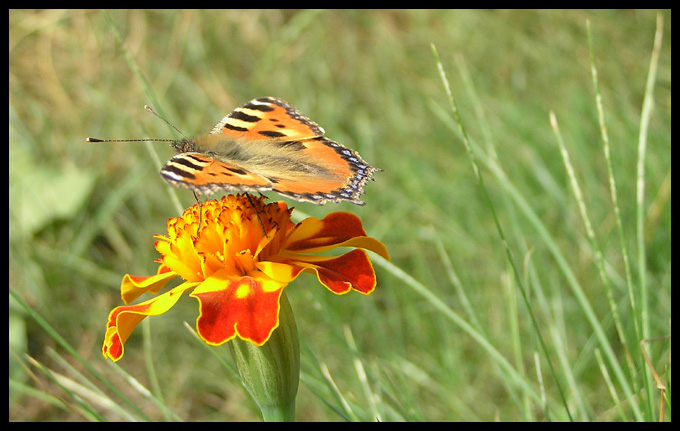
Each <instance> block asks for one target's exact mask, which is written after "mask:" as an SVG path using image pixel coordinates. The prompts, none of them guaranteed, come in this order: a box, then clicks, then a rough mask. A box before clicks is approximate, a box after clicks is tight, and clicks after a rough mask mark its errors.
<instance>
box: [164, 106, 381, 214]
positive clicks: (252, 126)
mask: <svg viewBox="0 0 680 431" xmlns="http://www.w3.org/2000/svg"><path fill="white" fill-rule="evenodd" d="M324 133H325V132H324V130H323V128H321V126H319V125H318V124H316V123H314V122H313V121H311V120H310V119H309V118H307V117H305V116H304V115H302V114H301V113H300V111H298V110H297V109H295V108H294V107H292V106H291V105H289V104H288V103H286V102H284V101H283V100H280V99H276V98H274V97H262V98H259V99H253V100H251V101H250V102H248V103H246V104H244V105H242V106H240V107H238V108H236V109H235V110H234V111H233V112H231V113H230V114H228V115H227V116H226V117H224V118H223V119H222V121H220V122H219V123H218V124H217V125H216V126H215V127H214V128H213V129H212V130H211V131H210V133H209V134H208V135H206V136H203V137H199V138H197V139H195V140H188V139H187V140H182V141H178V142H177V143H175V144H173V146H175V148H177V149H178V150H179V151H180V154H178V155H176V156H175V157H173V158H172V159H171V160H170V161H169V162H168V163H167V164H166V165H165V166H164V167H163V168H162V169H161V176H162V177H163V178H164V179H165V180H166V181H168V182H169V183H170V184H173V185H175V186H178V187H185V188H189V189H192V190H193V191H195V192H198V193H201V194H204V195H207V194H212V193H215V192H217V191H225V192H227V193H232V192H264V191H268V190H274V191H276V192H278V193H281V194H283V195H285V196H288V197H290V198H292V199H294V200H297V201H300V202H311V203H315V204H318V205H323V204H325V203H327V202H343V201H346V202H351V203H353V204H356V205H363V204H364V202H362V201H361V199H360V197H361V195H362V194H363V193H364V190H363V187H364V185H365V184H366V182H367V181H368V180H369V179H372V176H373V173H374V172H375V171H377V170H379V169H375V168H373V167H371V166H370V165H368V164H367V163H366V162H364V161H363V159H362V158H361V157H360V156H359V154H358V153H356V152H355V151H353V150H351V149H349V148H346V147H344V146H342V145H340V144H338V143H337V142H334V141H331V140H330V139H327V138H325V137H323V135H324Z"/></svg>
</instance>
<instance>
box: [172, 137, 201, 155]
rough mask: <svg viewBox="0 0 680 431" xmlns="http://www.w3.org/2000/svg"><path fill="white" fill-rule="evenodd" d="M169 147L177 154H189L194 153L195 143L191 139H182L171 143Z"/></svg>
mask: <svg viewBox="0 0 680 431" xmlns="http://www.w3.org/2000/svg"><path fill="white" fill-rule="evenodd" d="M170 146H171V147H172V148H174V149H175V150H177V152H178V153H190V152H193V151H194V148H195V147H196V143H195V141H194V140H193V139H189V138H182V139H178V140H176V141H173V143H172V144H170Z"/></svg>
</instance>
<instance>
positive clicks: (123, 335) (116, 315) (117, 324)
mask: <svg viewBox="0 0 680 431" xmlns="http://www.w3.org/2000/svg"><path fill="white" fill-rule="evenodd" d="M196 284H197V283H183V284H181V285H179V286H177V287H175V288H174V289H172V290H170V291H168V292H165V293H164V294H162V295H159V296H157V297H155V298H153V299H150V300H148V301H146V302H142V303H141V304H135V305H124V306H121V307H116V308H114V309H113V310H112V311H111V313H110V314H109V321H108V323H107V325H106V335H105V336H104V345H103V346H102V353H103V354H104V357H106V358H110V359H112V360H113V361H114V362H115V361H117V360H119V359H120V358H122V357H123V353H124V349H123V345H124V344H125V342H126V341H127V339H128V338H129V337H130V334H131V333H132V331H133V330H134V329H135V328H136V327H137V325H139V322H141V321H142V320H144V319H145V318H146V316H156V315H159V314H163V313H165V312H166V311H168V310H169V309H170V308H172V306H173V305H175V303H177V300H179V298H180V297H181V296H182V293H184V292H185V291H186V290H188V289H191V288H193V287H195V286H196Z"/></svg>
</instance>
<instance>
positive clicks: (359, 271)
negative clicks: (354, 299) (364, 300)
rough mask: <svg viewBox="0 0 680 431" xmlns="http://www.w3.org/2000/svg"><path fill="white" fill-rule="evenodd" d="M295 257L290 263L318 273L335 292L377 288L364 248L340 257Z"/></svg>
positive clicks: (324, 283)
mask: <svg viewBox="0 0 680 431" xmlns="http://www.w3.org/2000/svg"><path fill="white" fill-rule="evenodd" d="M295 259H296V261H294V262H288V263H289V264H292V265H298V266H301V267H303V268H305V271H306V272H314V273H316V275H317V277H318V278H319V281H320V282H321V284H323V285H324V286H326V287H327V288H329V289H330V290H331V291H333V292H334V293H337V294H343V293H347V292H349V290H350V289H354V290H356V291H358V292H361V293H364V294H369V293H371V292H373V290H374V289H375V285H376V278H375V271H374V270H373V266H372V265H371V261H370V260H369V259H368V255H367V254H366V252H365V251H363V250H352V251H350V252H348V253H345V254H343V255H342V256H338V257H326V256H300V255H297V256H295ZM303 259H304V260H303Z"/></svg>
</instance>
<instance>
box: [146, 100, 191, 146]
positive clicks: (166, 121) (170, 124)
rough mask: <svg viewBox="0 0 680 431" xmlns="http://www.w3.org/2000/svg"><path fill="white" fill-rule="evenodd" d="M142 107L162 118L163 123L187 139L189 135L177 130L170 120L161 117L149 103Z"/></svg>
mask: <svg viewBox="0 0 680 431" xmlns="http://www.w3.org/2000/svg"><path fill="white" fill-rule="evenodd" d="M144 109H146V110H147V111H149V112H151V113H152V114H153V115H155V116H156V117H158V118H160V119H161V120H163V121H164V122H165V124H167V125H168V126H170V127H172V128H173V129H175V130H176V131H177V133H179V134H180V135H182V136H183V137H184V139H189V137H188V136H187V135H185V134H184V133H182V131H181V130H179V129H178V128H177V127H175V125H174V124H172V123H171V122H169V121H168V120H166V119H165V118H163V117H161V116H160V114H158V113H157V112H156V111H154V110H153V109H152V108H151V107H150V106H149V105H144Z"/></svg>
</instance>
